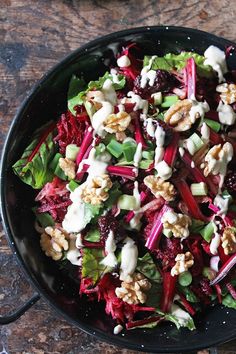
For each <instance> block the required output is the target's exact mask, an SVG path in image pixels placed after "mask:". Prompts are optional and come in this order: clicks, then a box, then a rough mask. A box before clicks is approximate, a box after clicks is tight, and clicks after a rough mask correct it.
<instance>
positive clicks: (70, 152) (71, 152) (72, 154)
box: [66, 144, 80, 161]
mask: <svg viewBox="0 0 236 354" xmlns="http://www.w3.org/2000/svg"><path fill="white" fill-rule="evenodd" d="M79 149H80V148H79V147H78V146H77V145H75V144H69V145H67V147H66V158H67V159H70V160H72V161H75V160H76V156H77V154H78V152H79Z"/></svg>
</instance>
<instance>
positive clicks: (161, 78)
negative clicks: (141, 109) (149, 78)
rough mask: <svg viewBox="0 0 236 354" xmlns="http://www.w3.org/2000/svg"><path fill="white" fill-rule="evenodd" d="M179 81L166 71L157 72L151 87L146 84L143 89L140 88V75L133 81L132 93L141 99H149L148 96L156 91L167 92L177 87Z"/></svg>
mask: <svg viewBox="0 0 236 354" xmlns="http://www.w3.org/2000/svg"><path fill="white" fill-rule="evenodd" d="M179 84H180V83H179V81H178V80H177V79H176V77H175V76H174V75H173V74H171V73H169V72H168V71H166V70H157V71H156V77H155V80H154V83H153V86H149V84H147V85H146V86H145V87H144V88H142V87H141V75H139V76H137V78H136V79H135V81H134V89H133V91H134V92H135V93H136V94H138V95H140V96H141V97H142V98H146V99H148V98H150V96H151V95H152V94H153V93H155V92H158V91H162V92H169V91H171V90H172V89H173V88H174V87H176V86H179Z"/></svg>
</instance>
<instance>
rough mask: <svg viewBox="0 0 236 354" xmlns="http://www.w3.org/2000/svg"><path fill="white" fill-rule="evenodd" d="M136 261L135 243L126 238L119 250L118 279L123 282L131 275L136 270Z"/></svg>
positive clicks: (136, 249) (136, 250)
mask: <svg viewBox="0 0 236 354" xmlns="http://www.w3.org/2000/svg"><path fill="white" fill-rule="evenodd" d="M137 261H138V248H137V246H136V244H135V242H134V241H133V240H132V239H131V238H130V237H126V239H125V244H124V246H123V247H122V250H121V265H120V279H121V280H125V279H126V277H127V276H129V275H132V274H133V273H134V271H135V269H136V266H137Z"/></svg>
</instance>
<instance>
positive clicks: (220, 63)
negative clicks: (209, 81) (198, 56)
mask: <svg viewBox="0 0 236 354" xmlns="http://www.w3.org/2000/svg"><path fill="white" fill-rule="evenodd" d="M204 57H205V58H206V59H205V61H204V65H210V66H211V67H212V69H213V70H215V71H216V72H217V74H218V78H219V82H223V81H225V79H224V74H225V73H226V72H227V65H226V59H225V53H224V52H223V51H222V50H220V49H219V48H217V47H215V46H214V45H211V46H210V47H208V48H207V50H206V51H205V53H204Z"/></svg>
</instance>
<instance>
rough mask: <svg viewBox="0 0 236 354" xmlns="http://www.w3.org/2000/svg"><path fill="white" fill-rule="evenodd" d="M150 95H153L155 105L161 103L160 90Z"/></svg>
mask: <svg viewBox="0 0 236 354" xmlns="http://www.w3.org/2000/svg"><path fill="white" fill-rule="evenodd" d="M152 97H153V100H154V105H155V106H159V105H160V104H162V93H161V92H155V93H153V94H152Z"/></svg>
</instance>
